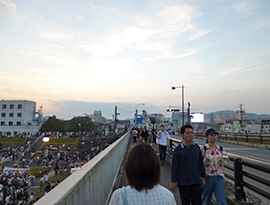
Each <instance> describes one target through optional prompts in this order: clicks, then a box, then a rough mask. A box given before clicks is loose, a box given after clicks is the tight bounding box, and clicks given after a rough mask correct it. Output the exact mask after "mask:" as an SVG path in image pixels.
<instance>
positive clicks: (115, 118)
mask: <svg viewBox="0 0 270 205" xmlns="http://www.w3.org/2000/svg"><path fill="white" fill-rule="evenodd" d="M116 126H117V106H115V109H114V134H116V133H115V130H116Z"/></svg>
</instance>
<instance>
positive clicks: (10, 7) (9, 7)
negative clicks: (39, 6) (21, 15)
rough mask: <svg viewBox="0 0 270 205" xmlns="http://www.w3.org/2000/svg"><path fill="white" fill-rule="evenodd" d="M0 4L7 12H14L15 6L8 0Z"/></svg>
mask: <svg viewBox="0 0 270 205" xmlns="http://www.w3.org/2000/svg"><path fill="white" fill-rule="evenodd" d="M0 3H1V4H2V5H3V7H4V9H5V10H6V11H8V12H11V13H14V12H16V10H17V8H16V4H14V3H13V2H12V1H10V0H0Z"/></svg>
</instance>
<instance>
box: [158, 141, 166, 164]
mask: <svg viewBox="0 0 270 205" xmlns="http://www.w3.org/2000/svg"><path fill="white" fill-rule="evenodd" d="M165 157H166V146H164V145H159V159H160V162H165Z"/></svg>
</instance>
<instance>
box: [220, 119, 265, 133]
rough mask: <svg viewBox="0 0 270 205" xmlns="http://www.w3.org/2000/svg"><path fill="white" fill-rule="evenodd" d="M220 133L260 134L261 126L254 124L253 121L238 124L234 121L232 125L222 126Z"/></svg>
mask: <svg viewBox="0 0 270 205" xmlns="http://www.w3.org/2000/svg"><path fill="white" fill-rule="evenodd" d="M221 131H223V132H233V133H240V132H248V133H260V132H261V124H257V123H255V122H254V121H253V120H246V121H244V122H243V123H242V126H241V124H240V121H234V122H233V123H232V124H229V123H227V124H224V125H222V126H221Z"/></svg>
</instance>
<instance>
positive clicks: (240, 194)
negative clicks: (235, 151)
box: [234, 158, 246, 202]
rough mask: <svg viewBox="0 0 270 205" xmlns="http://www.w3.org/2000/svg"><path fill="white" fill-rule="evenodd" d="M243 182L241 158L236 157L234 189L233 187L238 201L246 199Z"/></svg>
mask: <svg viewBox="0 0 270 205" xmlns="http://www.w3.org/2000/svg"><path fill="white" fill-rule="evenodd" d="M243 187H244V182H243V168H242V159H241V158H237V159H235V160H234V189H235V200H236V201H238V202H241V201H243V200H244V201H246V195H245V192H244V189H243Z"/></svg>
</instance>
